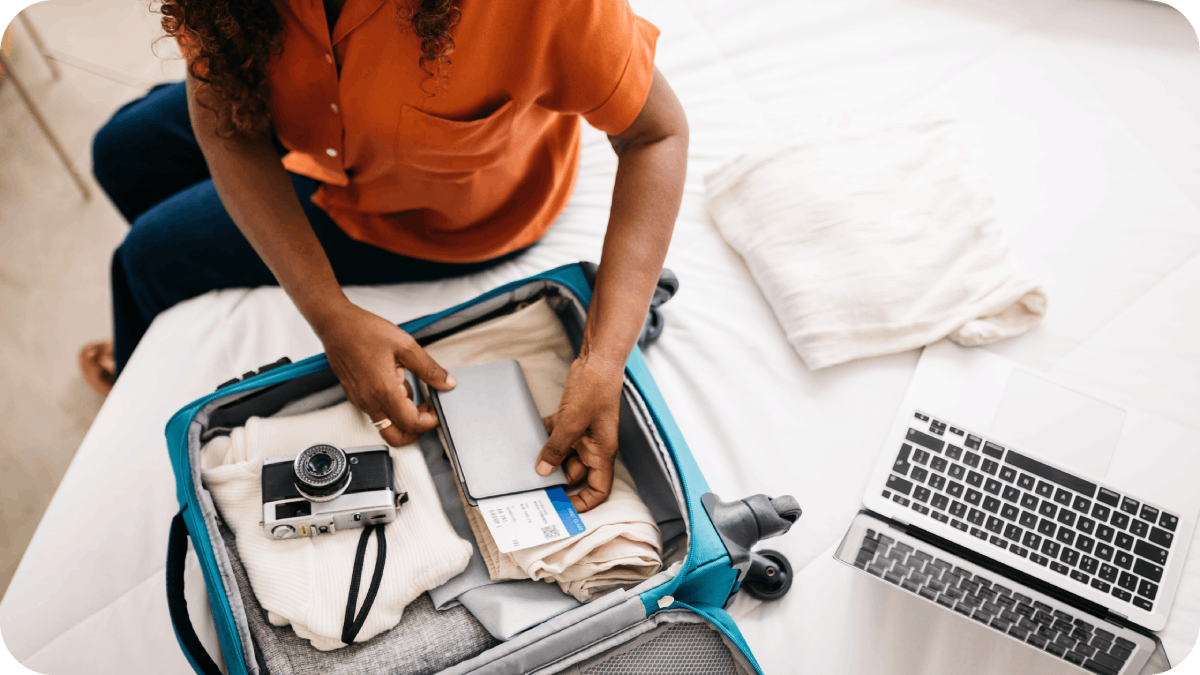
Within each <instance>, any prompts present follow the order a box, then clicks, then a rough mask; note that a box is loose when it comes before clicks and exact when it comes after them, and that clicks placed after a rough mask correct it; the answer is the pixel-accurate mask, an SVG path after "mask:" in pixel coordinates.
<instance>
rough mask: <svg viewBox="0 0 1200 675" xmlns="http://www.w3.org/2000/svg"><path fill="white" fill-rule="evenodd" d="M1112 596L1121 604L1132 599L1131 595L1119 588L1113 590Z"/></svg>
mask: <svg viewBox="0 0 1200 675" xmlns="http://www.w3.org/2000/svg"><path fill="white" fill-rule="evenodd" d="M1112 595H1113V597H1115V598H1117V599H1118V600H1120V601H1122V602H1129V601H1130V600H1132V599H1133V594H1132V593H1130V592H1129V591H1126V590H1124V589H1121V588H1113V589H1112Z"/></svg>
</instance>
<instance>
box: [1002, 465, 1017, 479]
mask: <svg viewBox="0 0 1200 675" xmlns="http://www.w3.org/2000/svg"><path fill="white" fill-rule="evenodd" d="M1000 480H1003V481H1005V482H1008V483H1015V482H1016V480H1017V470H1016V469H1014V468H1012V467H1011V466H1002V467H1000Z"/></svg>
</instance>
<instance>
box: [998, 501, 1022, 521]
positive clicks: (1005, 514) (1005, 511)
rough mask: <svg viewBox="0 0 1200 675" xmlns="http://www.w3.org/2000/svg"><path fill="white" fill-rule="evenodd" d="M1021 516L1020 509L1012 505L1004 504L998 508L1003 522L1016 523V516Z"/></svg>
mask: <svg viewBox="0 0 1200 675" xmlns="http://www.w3.org/2000/svg"><path fill="white" fill-rule="evenodd" d="M1019 515H1021V509H1018V508H1017V507H1016V506H1015V505H1013V504H1005V505H1003V506H1002V507H1001V508H1000V516H1001V517H1002V518H1004V519H1005V520H1010V521H1014V522H1015V521H1016V520H1017V516H1019Z"/></svg>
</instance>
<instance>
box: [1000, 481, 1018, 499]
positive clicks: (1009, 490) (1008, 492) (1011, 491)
mask: <svg viewBox="0 0 1200 675" xmlns="http://www.w3.org/2000/svg"><path fill="white" fill-rule="evenodd" d="M1000 496H1001V497H1004V500H1005V501H1009V502H1014V503H1015V502H1016V501H1017V500H1019V499H1020V498H1021V491H1020V490H1018V489H1017V488H1015V487H1013V486H1011V485H1005V486H1004V494H1002V495H1000Z"/></svg>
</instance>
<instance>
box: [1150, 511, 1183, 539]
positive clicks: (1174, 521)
mask: <svg viewBox="0 0 1200 675" xmlns="http://www.w3.org/2000/svg"><path fill="white" fill-rule="evenodd" d="M1158 524H1159V525H1162V526H1163V527H1165V528H1167V529H1168V530H1170V531H1172V532H1174V531H1175V528H1176V527H1177V526H1178V525H1179V518H1177V517H1175V516H1173V515H1171V514H1169V513H1167V512H1166V511H1164V512H1163V514H1162V515H1161V516H1159V517H1158ZM1151 541H1154V540H1153V539H1151ZM1155 543H1158V542H1155Z"/></svg>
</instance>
